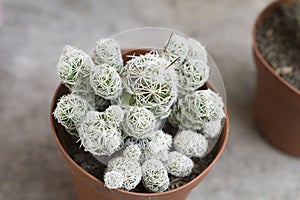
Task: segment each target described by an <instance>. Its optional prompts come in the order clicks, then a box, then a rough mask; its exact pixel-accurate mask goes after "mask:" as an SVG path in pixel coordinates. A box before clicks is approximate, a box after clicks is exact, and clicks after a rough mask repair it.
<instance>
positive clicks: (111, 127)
mask: <svg viewBox="0 0 300 200" xmlns="http://www.w3.org/2000/svg"><path fill="white" fill-rule="evenodd" d="M78 134H79V136H80V141H81V145H82V146H83V147H84V149H85V151H88V152H90V153H92V154H93V155H96V156H100V155H108V156H109V155H111V154H113V153H114V152H116V151H117V150H119V149H120V147H121V144H122V137H121V131H120V129H119V128H118V126H117V125H116V124H115V123H111V117H110V116H108V115H107V114H106V113H104V112H97V111H90V112H88V113H87V115H86V117H85V119H84V121H83V122H82V123H81V124H80V126H79V128H78Z"/></svg>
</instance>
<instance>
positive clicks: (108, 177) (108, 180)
mask: <svg viewBox="0 0 300 200" xmlns="http://www.w3.org/2000/svg"><path fill="white" fill-rule="evenodd" d="M104 183H105V187H107V188H109V189H118V188H121V187H122V185H123V183H124V176H123V175H122V174H121V173H119V172H117V171H110V172H106V173H105V175H104Z"/></svg>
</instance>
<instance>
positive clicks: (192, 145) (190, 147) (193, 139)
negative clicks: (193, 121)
mask: <svg viewBox="0 0 300 200" xmlns="http://www.w3.org/2000/svg"><path fill="white" fill-rule="evenodd" d="M174 148H175V150H176V151H178V152H180V153H182V154H184V155H186V156H188V157H199V158H203V157H204V156H205V155H206V153H207V150H208V141H207V139H206V138H205V137H204V136H203V135H201V134H199V133H197V132H195V131H191V130H182V131H179V132H178V133H177V135H176V136H175V138H174Z"/></svg>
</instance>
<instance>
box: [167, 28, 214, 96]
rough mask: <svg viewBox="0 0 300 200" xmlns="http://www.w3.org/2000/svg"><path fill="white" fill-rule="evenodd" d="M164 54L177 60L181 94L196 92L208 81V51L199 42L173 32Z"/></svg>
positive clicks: (176, 68)
mask: <svg viewBox="0 0 300 200" xmlns="http://www.w3.org/2000/svg"><path fill="white" fill-rule="evenodd" d="M164 56H165V58H166V59H167V60H169V61H170V62H174V61H175V63H174V68H175V71H176V75H177V76H178V82H177V87H178V94H179V96H184V95H186V94H190V93H192V92H194V91H195V90H196V89H198V88H200V87H201V86H203V85H204V84H205V82H206V81H207V79H208V76H209V67H208V65H207V52H206V50H205V48H204V47H203V46H202V45H201V44H200V43H199V42H197V41H195V40H192V39H188V38H185V37H184V36H182V35H179V34H177V33H172V35H171V36H170V38H169V41H168V44H167V46H166V47H165V49H164Z"/></svg>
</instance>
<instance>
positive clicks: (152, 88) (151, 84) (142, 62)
mask: <svg viewBox="0 0 300 200" xmlns="http://www.w3.org/2000/svg"><path fill="white" fill-rule="evenodd" d="M169 64H170V63H169V62H168V61H167V60H166V59H165V58H164V57H162V56H161V55H160V54H158V53H157V52H150V53H147V54H145V55H140V56H133V57H132V59H131V60H130V61H128V62H127V63H126V65H125V66H124V69H123V71H122V72H121V76H122V79H123V83H124V87H125V89H126V92H127V93H128V94H127V95H125V96H122V97H121V99H122V100H123V101H122V102H124V98H128V95H129V96H130V98H131V102H127V103H128V104H129V105H132V106H140V107H146V108H147V109H149V110H151V111H152V112H153V113H154V115H155V117H156V118H158V119H161V118H166V117H167V116H168V115H169V114H170V111H171V106H172V105H173V104H174V102H175V101H176V97H177V89H176V88H177V87H176V81H175V74H174V70H173V69H172V68H168V66H169ZM125 102H126V101H125Z"/></svg>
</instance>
